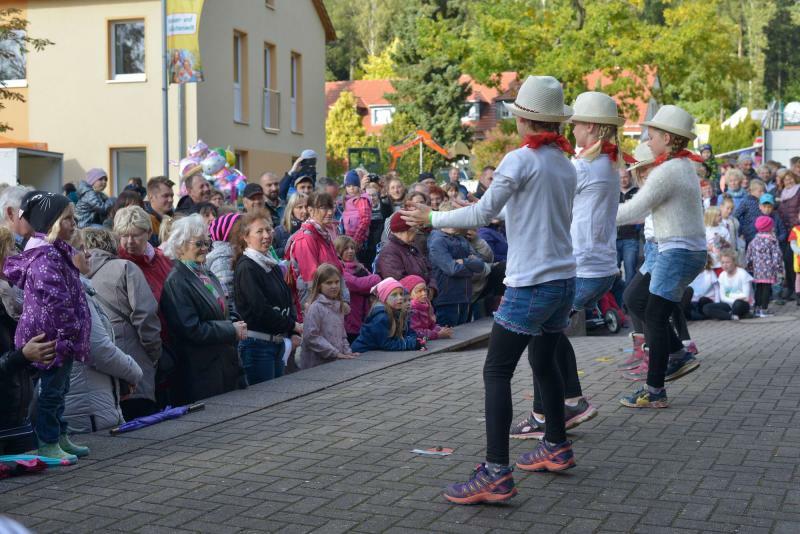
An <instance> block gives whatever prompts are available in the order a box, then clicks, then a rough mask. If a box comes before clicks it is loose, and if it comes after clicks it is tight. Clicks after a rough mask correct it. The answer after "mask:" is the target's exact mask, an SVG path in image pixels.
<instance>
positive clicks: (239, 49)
mask: <svg viewBox="0 0 800 534" xmlns="http://www.w3.org/2000/svg"><path fill="white" fill-rule="evenodd" d="M246 39H247V36H246V35H245V34H243V33H240V32H233V120H234V121H235V122H244V117H245V113H244V101H245V98H244V93H245V90H246V89H247V83H246V80H245V73H244V71H245V64H246V63H247V55H246V48H245V41H246Z"/></svg>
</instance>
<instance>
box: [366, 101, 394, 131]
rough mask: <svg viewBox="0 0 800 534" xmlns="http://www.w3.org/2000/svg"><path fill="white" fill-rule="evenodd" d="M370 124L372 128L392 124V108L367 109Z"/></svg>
mask: <svg viewBox="0 0 800 534" xmlns="http://www.w3.org/2000/svg"><path fill="white" fill-rule="evenodd" d="M369 115H370V122H372V125H373V126H381V125H384V124H389V123H390V122H392V116H393V115H394V106H371V107H370V108H369Z"/></svg>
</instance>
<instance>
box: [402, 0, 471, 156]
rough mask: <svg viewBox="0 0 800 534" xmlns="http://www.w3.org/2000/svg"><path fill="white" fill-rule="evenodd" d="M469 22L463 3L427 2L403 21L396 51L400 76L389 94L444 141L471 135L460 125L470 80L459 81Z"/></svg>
mask: <svg viewBox="0 0 800 534" xmlns="http://www.w3.org/2000/svg"><path fill="white" fill-rule="evenodd" d="M465 21H466V8H465V7H464V5H463V4H462V3H461V2H458V1H454V0H450V1H446V0H424V1H422V2H421V5H420V6H414V7H413V8H411V7H409V8H408V9H406V10H405V12H404V13H403V17H402V20H401V22H400V23H399V24H398V28H399V30H398V31H399V34H398V38H399V41H400V44H399V46H398V49H397V52H396V53H395V54H394V55H393V60H394V62H395V65H396V71H397V75H398V79H397V80H396V81H395V82H394V87H395V90H396V92H395V93H394V94H392V95H387V97H388V99H389V101H390V102H392V104H393V105H394V106H395V108H396V109H397V111H398V113H402V114H403V115H405V116H406V117H408V119H409V120H410V121H411V122H412V123H414V124H415V125H417V127H419V128H421V129H424V130H427V131H428V132H429V133H430V134H431V135H432V136H433V138H434V139H435V140H436V141H437V142H438V143H439V144H442V145H446V144H450V143H453V142H455V141H468V140H469V138H470V135H471V132H470V131H469V130H468V129H467V128H465V127H464V126H463V125H462V124H461V117H462V116H463V114H464V105H465V103H466V100H467V96H468V95H469V88H468V87H467V84H464V83H460V82H459V77H460V76H461V68H460V61H461V57H462V56H461V54H462V53H463V50H464V49H463V46H461V47H459V42H463V37H464V36H465V33H464V32H465Z"/></svg>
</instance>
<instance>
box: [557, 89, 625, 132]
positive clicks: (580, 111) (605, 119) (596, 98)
mask: <svg viewBox="0 0 800 534" xmlns="http://www.w3.org/2000/svg"><path fill="white" fill-rule="evenodd" d="M572 108H573V109H574V110H575V113H574V114H573V115H572V117H570V119H569V120H570V122H591V123H594V124H612V125H614V126H622V125H623V124H625V117H620V116H619V114H618V113H617V103H616V102H614V99H613V98H611V97H610V96H608V95H607V94H605V93H600V92H598V91H589V92H586V93H581V94H579V95H578V98H576V99H575V103H574V104H573V105H572Z"/></svg>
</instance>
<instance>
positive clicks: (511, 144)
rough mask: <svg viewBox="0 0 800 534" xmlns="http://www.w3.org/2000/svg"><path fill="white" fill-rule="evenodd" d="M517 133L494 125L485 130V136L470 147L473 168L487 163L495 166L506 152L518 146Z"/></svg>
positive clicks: (479, 167) (482, 166)
mask: <svg viewBox="0 0 800 534" xmlns="http://www.w3.org/2000/svg"><path fill="white" fill-rule="evenodd" d="M519 144H520V140H519V135H517V134H516V133H510V132H507V131H504V128H503V127H502V126H496V127H494V128H492V129H491V130H489V131H488V132H486V138H485V139H483V140H482V141H478V142H477V143H475V145H474V146H473V147H472V153H473V161H472V167H473V168H474V169H483V168H484V167H486V166H487V165H491V166H493V167H497V165H498V164H499V163H500V160H502V159H503V156H505V155H506V153H508V152H510V151H512V150H514V149H515V148H518V147H519Z"/></svg>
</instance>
